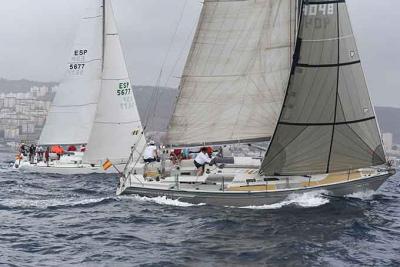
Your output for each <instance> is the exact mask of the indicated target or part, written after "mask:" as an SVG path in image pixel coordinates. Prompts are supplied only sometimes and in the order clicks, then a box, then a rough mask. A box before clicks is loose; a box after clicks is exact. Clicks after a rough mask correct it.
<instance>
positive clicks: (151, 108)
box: [144, 0, 188, 128]
mask: <svg viewBox="0 0 400 267" xmlns="http://www.w3.org/2000/svg"><path fill="white" fill-rule="evenodd" d="M187 3H188V0H185V2H184V4H183V6H182V9H181V13H180V16H179V19H178V21H177V24H176V27H175V30H174V33H173V35H172V37H171V40H170V42H169V46H168V50H167V53H166V55H165V57H164V60H163V62H162V65H161V69H160V73H159V76H158V79H157V83H156V90H154V91H153V94H152V98H151V99H150V101H151V100H152V99H153V97H155V98H156V103H155V104H154V105H149V106H148V110H146V116H145V127H144V128H147V126H148V124H149V122H150V116H151V113H153V116H152V117H151V119H154V117H155V114H154V113H155V109H156V107H157V104H158V98H159V92H160V89H161V88H160V83H161V78H162V74H163V71H164V68H165V65H166V63H167V60H168V57H169V55H170V52H171V50H172V47H173V44H174V42H175V40H176V36H177V33H178V30H179V26H180V24H181V22H182V19H183V15H184V11H185V9H186V6H187Z"/></svg>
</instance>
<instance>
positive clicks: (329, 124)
mask: <svg viewBox="0 0 400 267" xmlns="http://www.w3.org/2000/svg"><path fill="white" fill-rule="evenodd" d="M374 119H376V117H369V118H365V119H360V120H354V121H342V122H328V123H301V122H299V123H296V122H285V121H281V122H279V123H278V124H282V125H294V126H335V125H345V124H355V123H360V122H364V121H370V120H374Z"/></svg>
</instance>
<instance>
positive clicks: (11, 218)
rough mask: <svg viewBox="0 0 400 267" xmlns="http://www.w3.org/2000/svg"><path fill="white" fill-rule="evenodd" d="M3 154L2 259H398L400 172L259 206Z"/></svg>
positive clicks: (226, 262)
mask: <svg viewBox="0 0 400 267" xmlns="http://www.w3.org/2000/svg"><path fill="white" fill-rule="evenodd" d="M12 158H13V155H12V154H0V162H2V164H1V169H0V187H1V191H0V218H1V223H0V265H1V264H4V265H10V266H55V265H58V266H72V265H73V266H76V265H79V266H400V199H399V197H400V182H399V180H400V179H399V178H400V177H399V176H395V177H392V178H391V179H390V180H389V181H388V182H387V183H386V184H385V185H384V186H383V187H382V188H381V189H380V190H379V191H378V192H375V193H371V192H370V193H366V194H359V195H354V196H351V197H346V198H329V197H326V196H324V195H323V194H312V195H306V196H304V195H303V196H298V198H297V199H294V200H293V199H292V200H291V201H287V202H285V203H281V204H280V205H275V206H267V207H262V208H261V209H259V208H246V209H238V208H221V207H212V206H207V205H199V206H193V205H189V204H187V203H181V202H177V201H169V200H165V199H162V198H158V199H146V198H140V197H134V196H133V197H117V196H116V195H115V187H116V180H117V177H116V176H114V175H98V174H93V175H75V176H62V175H45V174H24V173H19V172H14V171H10V170H9V169H8V168H7V167H8V166H7V162H8V161H11V160H12Z"/></svg>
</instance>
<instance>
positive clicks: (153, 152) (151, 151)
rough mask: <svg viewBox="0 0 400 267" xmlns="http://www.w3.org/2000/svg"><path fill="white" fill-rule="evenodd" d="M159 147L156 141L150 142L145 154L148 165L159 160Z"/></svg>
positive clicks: (144, 157)
mask: <svg viewBox="0 0 400 267" xmlns="http://www.w3.org/2000/svg"><path fill="white" fill-rule="evenodd" d="M157 157H158V154H157V147H156V145H155V143H154V141H150V142H149V144H148V145H147V147H146V148H145V150H144V152H143V160H144V162H146V163H151V162H154V161H156V160H157Z"/></svg>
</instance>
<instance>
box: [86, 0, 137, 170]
mask: <svg viewBox="0 0 400 267" xmlns="http://www.w3.org/2000/svg"><path fill="white" fill-rule="evenodd" d="M102 2H103V4H104V6H103V14H104V18H103V25H104V26H103V36H102V38H103V45H102V47H103V64H102V73H101V86H100V94H99V97H98V104H97V109H96V113H95V118H94V122H93V128H92V130H91V134H90V137H89V141H88V145H87V151H86V153H85V155H84V158H83V160H84V161H85V162H89V163H92V164H101V163H102V162H104V161H105V160H106V159H109V160H111V161H112V162H113V163H114V164H118V163H126V162H127V160H128V157H129V154H130V152H131V146H133V145H134V146H135V148H136V150H139V151H140V150H141V149H142V147H144V146H145V138H144V137H143V128H142V125H141V121H140V117H139V112H138V110H137V105H136V101H135V96H134V94H133V88H132V83H131V80H130V79H129V74H128V70H127V68H126V63H125V58H124V54H123V50H122V46H121V42H120V36H119V33H118V29H117V25H116V22H115V17H114V12H113V9H112V5H111V0H102ZM136 155H137V153H136V154H135V156H136Z"/></svg>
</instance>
